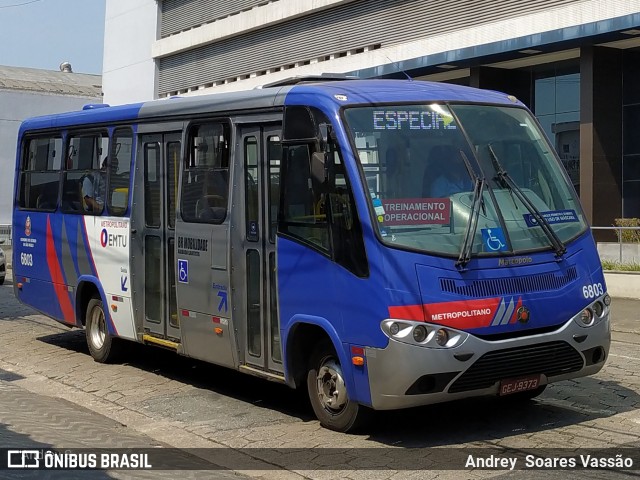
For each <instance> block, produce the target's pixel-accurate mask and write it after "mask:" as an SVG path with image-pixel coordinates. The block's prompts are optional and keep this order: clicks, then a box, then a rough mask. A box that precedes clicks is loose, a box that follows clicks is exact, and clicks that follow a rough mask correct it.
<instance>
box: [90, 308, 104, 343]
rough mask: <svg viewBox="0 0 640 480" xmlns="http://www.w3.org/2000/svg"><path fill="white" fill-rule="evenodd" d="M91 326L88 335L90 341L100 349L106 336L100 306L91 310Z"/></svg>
mask: <svg viewBox="0 0 640 480" xmlns="http://www.w3.org/2000/svg"><path fill="white" fill-rule="evenodd" d="M91 317H92V318H91V327H90V331H89V335H90V337H91V343H93V345H94V346H95V347H96V349H98V350H100V349H101V348H102V346H103V345H104V339H105V336H106V324H105V321H104V312H103V311H102V310H101V309H100V308H97V307H96V308H94V309H93V311H92V312H91Z"/></svg>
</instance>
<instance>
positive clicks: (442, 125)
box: [373, 110, 457, 130]
mask: <svg viewBox="0 0 640 480" xmlns="http://www.w3.org/2000/svg"><path fill="white" fill-rule="evenodd" d="M456 128H457V127H456V125H455V124H454V123H453V116H449V115H443V114H442V113H440V112H436V111H433V110H374V111H373V129H374V130H455V129H456Z"/></svg>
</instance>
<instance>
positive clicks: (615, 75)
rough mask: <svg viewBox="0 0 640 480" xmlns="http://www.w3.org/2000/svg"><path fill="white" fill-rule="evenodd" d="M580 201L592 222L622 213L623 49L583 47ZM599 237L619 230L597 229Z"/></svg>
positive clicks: (600, 224) (601, 223) (607, 222)
mask: <svg viewBox="0 0 640 480" xmlns="http://www.w3.org/2000/svg"><path fill="white" fill-rule="evenodd" d="M580 200H581V201H582V205H583V207H584V210H585V213H586V215H587V218H588V219H589V221H590V222H591V224H592V225H594V226H598V227H607V226H612V225H613V220H614V219H615V218H619V217H621V216H622V51H621V50H617V49H612V48H606V47H597V46H589V47H583V48H582V49H581V51H580ZM594 233H595V234H596V238H597V239H598V240H611V239H612V237H613V239H615V236H614V235H613V234H606V233H605V232H602V231H601V232H594Z"/></svg>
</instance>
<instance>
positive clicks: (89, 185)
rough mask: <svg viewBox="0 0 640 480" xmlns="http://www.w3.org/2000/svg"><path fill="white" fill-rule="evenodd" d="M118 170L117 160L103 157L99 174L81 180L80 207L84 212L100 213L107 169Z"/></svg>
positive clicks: (95, 173) (102, 205) (102, 206)
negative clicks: (81, 206)
mask: <svg viewBox="0 0 640 480" xmlns="http://www.w3.org/2000/svg"><path fill="white" fill-rule="evenodd" d="M109 165H111V169H112V172H116V171H117V170H118V159H117V158H115V157H114V158H113V159H112V160H111V159H110V158H109V157H105V159H104V160H103V161H102V166H101V168H100V171H99V172H94V173H92V174H90V175H86V176H85V177H84V179H83V180H82V205H83V207H84V210H85V211H86V212H93V213H102V210H103V208H104V196H105V189H106V180H107V179H106V175H107V169H108V168H109Z"/></svg>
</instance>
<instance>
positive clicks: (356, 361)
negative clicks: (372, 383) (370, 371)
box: [351, 357, 364, 367]
mask: <svg viewBox="0 0 640 480" xmlns="http://www.w3.org/2000/svg"><path fill="white" fill-rule="evenodd" d="M351 362H352V363H353V364H354V365H355V366H356V367H361V366H363V365H364V358H362V357H351Z"/></svg>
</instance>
